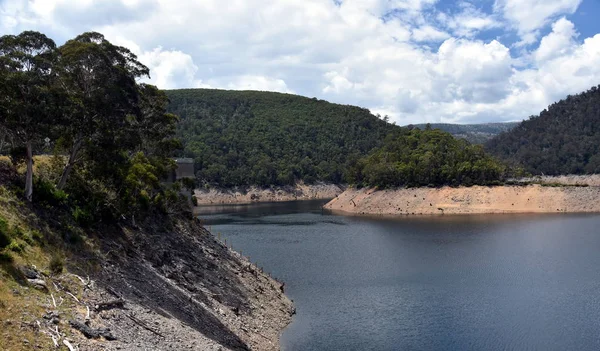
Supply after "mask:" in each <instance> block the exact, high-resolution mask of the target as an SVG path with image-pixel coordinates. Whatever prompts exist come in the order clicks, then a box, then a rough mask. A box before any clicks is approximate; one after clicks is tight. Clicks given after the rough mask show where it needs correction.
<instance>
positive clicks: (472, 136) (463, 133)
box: [407, 122, 520, 144]
mask: <svg viewBox="0 0 600 351" xmlns="http://www.w3.org/2000/svg"><path fill="white" fill-rule="evenodd" d="M519 123H520V122H505V123H481V124H451V123H430V125H431V128H433V129H440V130H443V131H444V132H448V133H450V134H452V135H453V136H455V137H456V138H460V139H466V140H467V141H468V142H470V143H471V144H485V143H486V142H487V141H489V140H490V139H492V138H493V137H495V136H497V135H499V134H500V133H503V132H508V131H509V130H511V129H513V128H514V127H516V126H517V125H519ZM409 126H413V127H415V128H419V129H421V130H423V129H425V127H426V126H427V124H426V123H420V124H411V125H408V126H407V127H409Z"/></svg>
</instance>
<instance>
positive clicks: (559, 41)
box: [535, 17, 577, 62]
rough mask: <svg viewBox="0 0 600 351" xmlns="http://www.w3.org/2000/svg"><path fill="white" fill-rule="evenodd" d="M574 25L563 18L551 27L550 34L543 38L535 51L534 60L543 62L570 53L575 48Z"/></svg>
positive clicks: (575, 34)
mask: <svg viewBox="0 0 600 351" xmlns="http://www.w3.org/2000/svg"><path fill="white" fill-rule="evenodd" d="M576 37H577V32H576V31H575V25H574V24H573V23H572V22H570V21H568V20H567V19H565V18H564V17H563V18H561V19H560V20H558V21H557V22H556V23H554V24H553V25H552V32H551V33H550V34H548V35H547V36H545V37H543V38H542V40H541V42H540V46H539V48H538V49H537V50H536V51H535V59H536V60H537V61H538V62H544V61H547V60H549V59H552V58H554V57H558V56H564V55H567V54H569V53H570V51H571V50H572V49H573V48H574V46H575V44H576V43H575V38H576Z"/></svg>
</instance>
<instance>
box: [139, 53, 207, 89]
mask: <svg viewBox="0 0 600 351" xmlns="http://www.w3.org/2000/svg"><path fill="white" fill-rule="evenodd" d="M138 55H139V60H140V62H142V63H143V64H145V65H146V66H148V68H150V71H151V78H150V79H149V82H150V83H151V84H154V85H156V86H159V87H161V88H164V89H173V88H178V87H181V86H183V87H191V88H199V87H207V86H206V85H204V84H202V81H199V80H197V79H196V72H198V67H197V66H196V65H195V64H194V60H193V59H192V57H191V56H190V55H188V54H186V53H183V52H181V51H177V50H167V51H165V50H163V49H162V48H161V47H157V48H155V49H154V50H152V51H148V52H143V53H141V54H138Z"/></svg>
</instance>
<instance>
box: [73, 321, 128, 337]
mask: <svg viewBox="0 0 600 351" xmlns="http://www.w3.org/2000/svg"><path fill="white" fill-rule="evenodd" d="M69 324H70V325H71V327H73V328H74V329H77V330H79V331H80V332H81V333H82V334H83V335H84V336H85V337H86V338H88V339H97V338H99V337H101V336H103V337H104V338H105V339H106V340H117V338H116V337H115V336H114V335H113V334H112V333H111V332H110V329H108V328H99V329H93V328H90V327H89V326H87V325H86V324H85V323H81V322H78V321H74V320H70V321H69Z"/></svg>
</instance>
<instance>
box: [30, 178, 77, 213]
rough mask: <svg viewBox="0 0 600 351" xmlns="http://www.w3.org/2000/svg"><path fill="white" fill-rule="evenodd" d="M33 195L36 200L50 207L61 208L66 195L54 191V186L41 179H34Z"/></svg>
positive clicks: (59, 191)
mask: <svg viewBox="0 0 600 351" xmlns="http://www.w3.org/2000/svg"><path fill="white" fill-rule="evenodd" d="M33 187H34V190H33V192H34V194H35V197H36V200H38V201H39V202H42V203H46V204H48V205H52V206H61V205H64V204H66V202H67V198H68V195H67V193H65V192H64V191H62V190H58V189H56V187H55V186H54V184H52V183H50V182H48V181H45V180H43V179H39V178H36V180H35V182H34V184H33Z"/></svg>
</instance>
